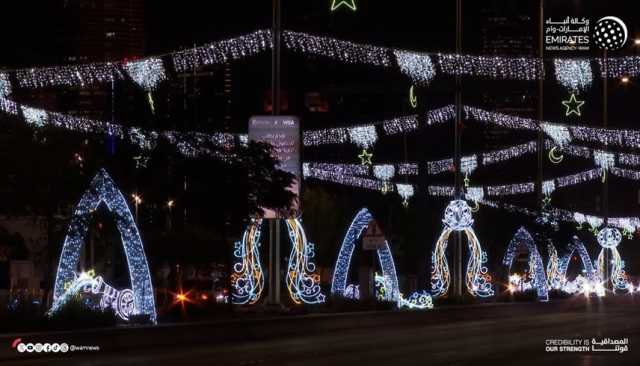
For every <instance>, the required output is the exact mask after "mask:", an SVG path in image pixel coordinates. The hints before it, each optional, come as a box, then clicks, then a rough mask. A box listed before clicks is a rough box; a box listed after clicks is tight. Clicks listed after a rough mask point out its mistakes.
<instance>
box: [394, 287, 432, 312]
mask: <svg viewBox="0 0 640 366" xmlns="http://www.w3.org/2000/svg"><path fill="white" fill-rule="evenodd" d="M400 295H401V296H400V300H399V301H398V308H399V309H409V310H427V309H433V299H432V297H431V294H430V293H428V292H427V291H421V292H414V293H412V294H411V295H409V297H407V298H405V297H404V296H402V294H400Z"/></svg>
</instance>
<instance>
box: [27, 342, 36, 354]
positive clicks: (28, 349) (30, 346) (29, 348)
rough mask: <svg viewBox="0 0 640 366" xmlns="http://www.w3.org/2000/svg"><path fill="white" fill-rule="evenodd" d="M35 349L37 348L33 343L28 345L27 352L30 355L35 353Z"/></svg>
mask: <svg viewBox="0 0 640 366" xmlns="http://www.w3.org/2000/svg"><path fill="white" fill-rule="evenodd" d="M34 348H35V346H34V345H33V343H27V352H29V353H31V352H33V349H34Z"/></svg>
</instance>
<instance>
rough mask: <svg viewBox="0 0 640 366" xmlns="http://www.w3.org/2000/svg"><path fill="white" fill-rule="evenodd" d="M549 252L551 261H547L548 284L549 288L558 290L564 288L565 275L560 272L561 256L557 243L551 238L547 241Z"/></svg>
mask: <svg viewBox="0 0 640 366" xmlns="http://www.w3.org/2000/svg"><path fill="white" fill-rule="evenodd" d="M547 253H548V255H549V261H548V262H547V286H548V288H549V289H555V290H558V289H560V288H562V283H563V282H564V275H563V274H562V273H561V272H560V257H559V255H558V251H557V250H556V247H555V245H553V243H552V242H551V240H549V242H548V243H547Z"/></svg>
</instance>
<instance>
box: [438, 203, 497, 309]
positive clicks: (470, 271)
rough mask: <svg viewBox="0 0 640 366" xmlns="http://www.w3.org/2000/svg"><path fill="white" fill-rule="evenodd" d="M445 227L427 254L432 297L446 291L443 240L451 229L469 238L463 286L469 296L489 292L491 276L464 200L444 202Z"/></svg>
mask: <svg viewBox="0 0 640 366" xmlns="http://www.w3.org/2000/svg"><path fill="white" fill-rule="evenodd" d="M442 221H443V223H444V225H445V227H444V229H443V230H442V233H441V234H440V237H439V239H438V241H437V242H436V246H435V249H434V251H433V255H432V257H431V266H432V268H431V289H432V291H431V292H432V295H433V296H434V297H439V296H443V295H446V294H447V292H448V291H449V283H450V275H449V265H448V264H447V255H446V250H447V243H448V239H449V236H450V235H451V233H452V232H453V231H464V232H465V234H466V235H467V240H468V242H469V250H470V251H471V255H470V257H469V262H468V263H467V280H466V284H467V290H468V291H469V293H470V294H471V295H473V296H479V297H489V296H493V294H494V291H493V286H492V284H491V276H490V275H489V274H488V273H487V272H488V270H487V267H486V266H485V263H486V262H487V254H486V253H485V252H484V251H483V250H482V247H481V246H480V241H479V240H478V238H477V236H476V233H475V231H474V230H473V227H472V226H473V216H472V213H471V208H470V207H469V205H468V204H467V202H465V201H462V200H454V201H451V202H450V203H449V205H448V206H447V208H446V210H445V213H444V219H443V220H442Z"/></svg>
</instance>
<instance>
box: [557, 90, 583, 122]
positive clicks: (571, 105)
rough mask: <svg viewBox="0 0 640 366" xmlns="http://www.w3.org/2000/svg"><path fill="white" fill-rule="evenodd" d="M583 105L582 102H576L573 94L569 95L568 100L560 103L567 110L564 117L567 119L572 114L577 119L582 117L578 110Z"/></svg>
mask: <svg viewBox="0 0 640 366" xmlns="http://www.w3.org/2000/svg"><path fill="white" fill-rule="evenodd" d="M584 104H585V101H584V100H578V99H577V98H576V95H575V94H571V96H570V97H569V99H568V100H563V101H562V105H563V106H565V107H566V108H567V111H566V113H565V116H566V117H569V116H570V115H572V114H575V115H576V116H578V117H580V116H582V111H581V110H580V108H582V106H584Z"/></svg>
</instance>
